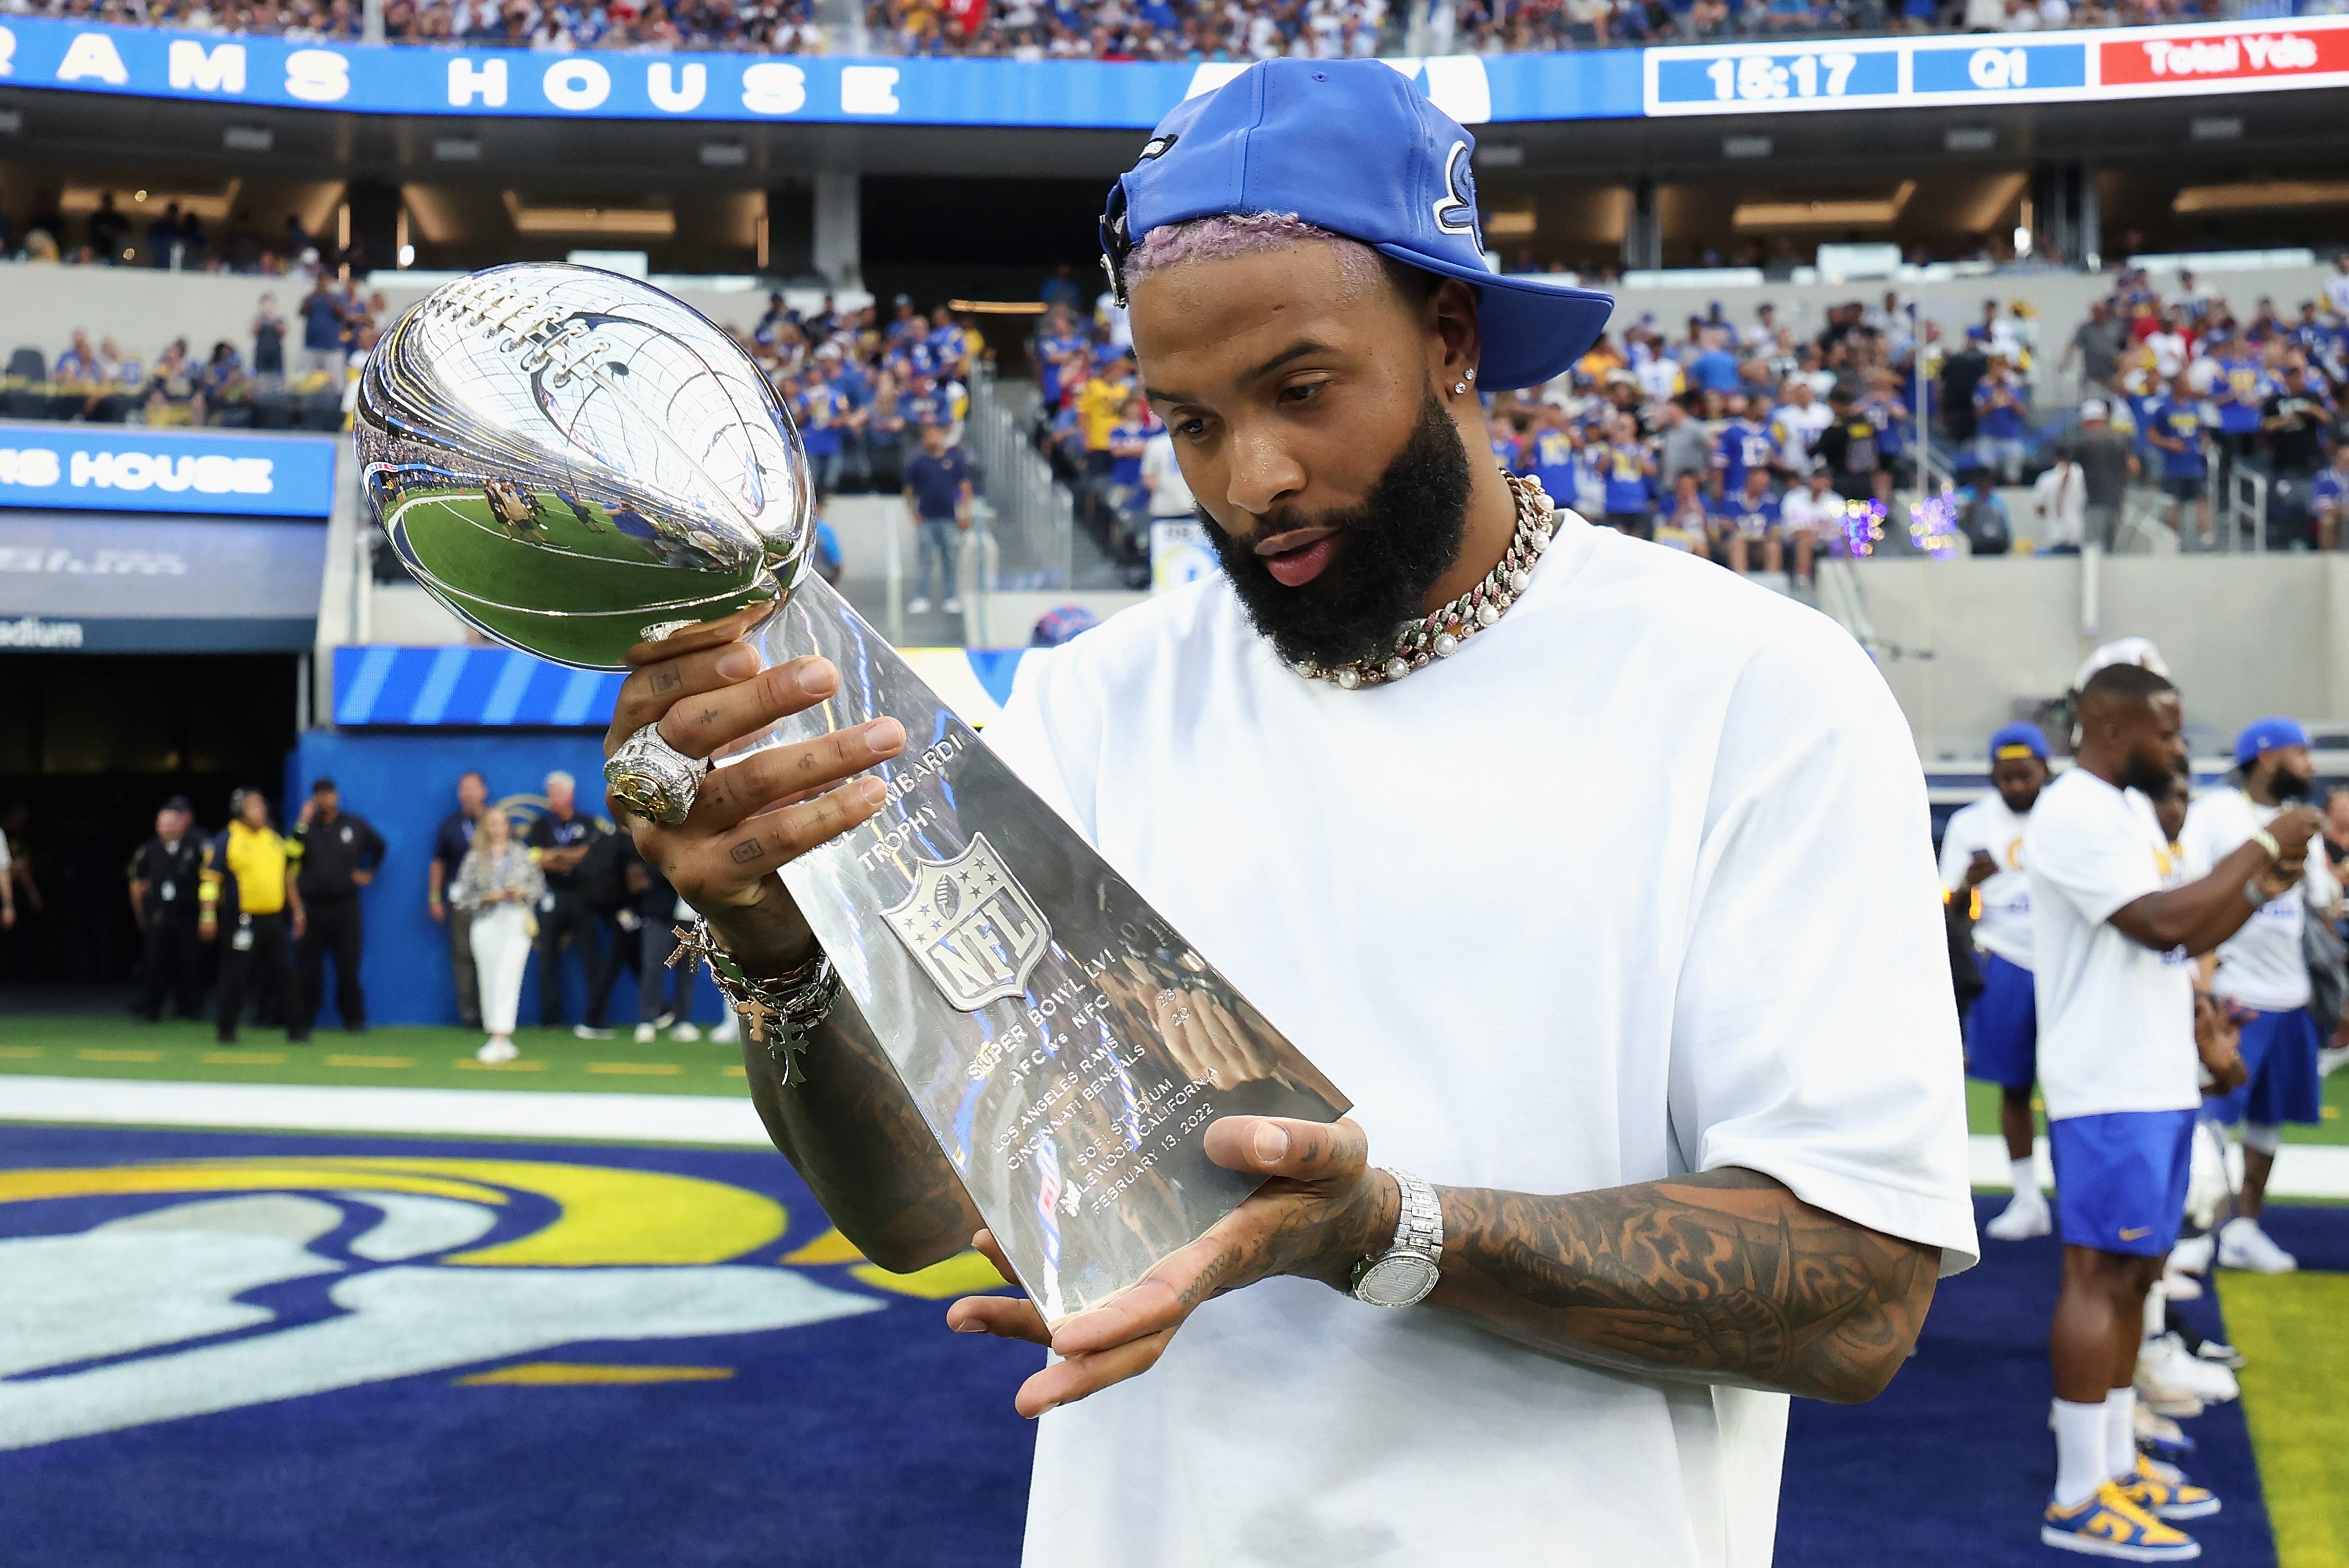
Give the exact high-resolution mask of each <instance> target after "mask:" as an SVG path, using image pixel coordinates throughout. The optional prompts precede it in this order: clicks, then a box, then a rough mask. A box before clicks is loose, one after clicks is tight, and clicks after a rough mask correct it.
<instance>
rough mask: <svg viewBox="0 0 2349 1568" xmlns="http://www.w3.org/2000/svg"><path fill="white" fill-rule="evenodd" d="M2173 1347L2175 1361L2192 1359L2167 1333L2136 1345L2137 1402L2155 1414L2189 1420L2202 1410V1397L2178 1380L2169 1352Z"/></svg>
mask: <svg viewBox="0 0 2349 1568" xmlns="http://www.w3.org/2000/svg"><path fill="white" fill-rule="evenodd" d="M2172 1348H2176V1350H2177V1357H2176V1358H2177V1359H2178V1360H2190V1359H2191V1357H2188V1356H2187V1355H2186V1353H2185V1351H2184V1349H2183V1347H2182V1346H2176V1345H2175V1341H2173V1340H2171V1339H2170V1337H2169V1336H2167V1335H2165V1336H2162V1337H2161V1338H2160V1339H2154V1340H2148V1341H2147V1342H2146V1343H2145V1344H2144V1345H2142V1346H2138V1347H2137V1378H2136V1381H2137V1403H2138V1404H2139V1405H2140V1406H2142V1407H2145V1408H2149V1409H2151V1410H2152V1411H2153V1413H2154V1414H2155V1415H2157V1416H2169V1417H2172V1418H2177V1419H2180V1420H2191V1419H2192V1418H2194V1417H2196V1416H2199V1415H2200V1414H2201V1413H2202V1404H2203V1400H2202V1396H2201V1395H2200V1394H2199V1393H2198V1392H2196V1391H2195V1390H2194V1389H2193V1388H2192V1387H2189V1386H2188V1385H2187V1384H2185V1383H2183V1382H2180V1381H2178V1378H2177V1377H2176V1376H2175V1374H2176V1371H2177V1368H2176V1367H2175V1366H2174V1365H2173V1364H2172V1357H2171V1355H2170V1350H2171V1349H2172Z"/></svg>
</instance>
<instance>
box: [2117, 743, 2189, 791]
mask: <svg viewBox="0 0 2349 1568" xmlns="http://www.w3.org/2000/svg"><path fill="white" fill-rule="evenodd" d="M2177 777H2178V776H2177V775H2176V774H2175V773H2172V772H2171V771H2170V770H2169V769H2168V766H2166V765H2165V764H2163V763H2159V762H2148V761H2147V760H2146V759H2145V758H2143V757H2142V756H2140V755H2138V754H2137V753H2136V752H2134V751H2132V752H2130V753H2129V759H2128V761H2127V763H2126V764H2125V765H2123V767H2122V769H2121V788H2122V789H2134V790H2136V791H2137V793H2138V794H2140V795H2142V796H2144V797H2145V798H2146V799H2148V800H2159V799H2165V798H2166V797H2167V796H2168V794H2169V787H2170V785H2171V784H2172V783H2173V782H2174V781H2175V780H2176V779H2177Z"/></svg>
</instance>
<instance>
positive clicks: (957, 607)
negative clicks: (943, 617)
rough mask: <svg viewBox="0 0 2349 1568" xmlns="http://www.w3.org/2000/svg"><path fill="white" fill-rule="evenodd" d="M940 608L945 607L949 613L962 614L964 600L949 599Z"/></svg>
mask: <svg viewBox="0 0 2349 1568" xmlns="http://www.w3.org/2000/svg"><path fill="white" fill-rule="evenodd" d="M940 608H942V609H944V610H945V611H946V613H947V614H949V615H959V614H962V601H961V600H959V599H949V600H947V602H946V603H945V604H943V605H942V606H940Z"/></svg>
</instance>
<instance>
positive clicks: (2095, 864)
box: [2023, 768, 2202, 1121]
mask: <svg viewBox="0 0 2349 1568" xmlns="http://www.w3.org/2000/svg"><path fill="white" fill-rule="evenodd" d="M2179 869H2180V868H2179V867H2178V864H2177V861H2176V859H2175V857H2173V856H2172V855H2171V854H2170V851H2169V845H2168V841H2166V840H2165V839H2163V837H2162V835H2161V824H2160V823H2159V822H2158V821H2157V820H2155V818H2154V815H2153V805H2152V803H2151V802H2150V801H2148V800H2147V799H2146V798H2145V797H2144V796H2142V795H2140V794H2138V793H2137V791H2136V790H2134V789H2127V790H2124V789H2115V788H2114V787H2113V786H2111V785H2110V784H2107V783H2106V782H2105V781H2104V780H2103V779H2099V778H2097V777H2096V776H2095V774H2093V773H2091V772H2089V771H2088V770H2087V769H2085V768H2075V769H2071V770H2070V771H2068V772H2066V773H2065V774H2064V776H2063V777H2062V778H2060V779H2056V780H2055V781H2054V783H2052V784H2050V785H2048V786H2047V788H2046V789H2042V790H2041V791H2040V792H2039V801H2038V804H2036V805H2034V806H2033V807H2032V808H2031V817H2030V820H2028V821H2027V822H2026V823H2025V824H2024V826H2023V873H2024V874H2025V875H2026V876H2028V877H2029V878H2030V880H2031V951H2032V954H2033V957H2034V958H2035V959H2036V960H2037V962H2036V963H2034V964H2033V965H2032V975H2033V978H2034V979H2035V980H2036V981H2037V986H2036V991H2037V994H2038V1002H2039V1088H2040V1092H2041V1094H2042V1095H2044V1097H2045V1099H2046V1101H2047V1115H2048V1118H2049V1119H2051V1120H2055V1121H2061V1120H2064V1119H2066V1118H2069V1117H2075V1116H2103V1115H2105V1114H2106V1113H2108V1112H2111V1111H2116V1110H2187V1109H2192V1108H2193V1107H2195V1106H2198V1105H2199V1104H2201V1103H2202V1092H2201V1089H2200V1088H2199V1084H2200V1061H2199V1057H2196V1055H2195V1052H2194V971H2193V966H2192V965H2191V964H2189V962H2188V960H2187V958H2186V954H2185V952H2184V950H2183V949H2178V948H2173V949H2172V950H2171V951H2169V952H2168V953H2156V952H2155V951H2154V950H2153V949H2151V948H2150V947H2147V946H2144V945H2143V944H2139V943H2137V942H2133V941H2131V940H2130V939H2129V938H2128V937H2126V936H2124V935H2122V934H2121V932H2120V928H2119V927H2118V926H2116V925H2114V924H2113V923H2112V917H2113V913H2114V912H2115V911H2116V910H2119V909H2122V908H2125V907H2126V906H2127V905H2129V904H2132V903H2136V902H2137V900H2138V899H2140V898H2143V897H2144V896H2145V895H2146V894H2147V893H2151V892H2160V891H2161V890H2162V889H2163V888H2164V887H2167V886H2168V885H2169V884H2171V883H2172V882H2178V881H2181V880H2183V879H2182V877H2181V876H2180V875H2179Z"/></svg>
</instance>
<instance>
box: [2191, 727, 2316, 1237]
mask: <svg viewBox="0 0 2349 1568" xmlns="http://www.w3.org/2000/svg"><path fill="white" fill-rule="evenodd" d="M2315 787H2316V764H2315V763H2314V762H2313V761H2312V760H2311V759H2310V758H2309V753H2308V732H2307V731H2306V730H2304V729H2302V727H2300V725H2299V724H2298V723H2296V722H2295V721H2293V720H2292V719H2289V718H2262V719H2259V720H2256V721H2254V722H2253V723H2252V724H2251V725H2250V726H2249V727H2246V728H2245V729H2244V731H2243V733H2242V735H2241V737H2240V738H2238V739H2237V740H2236V742H2235V775H2234V780H2233V784H2232V786H2231V787H2230V788H2228V789H2213V790H2211V791H2210V792H2209V793H2208V794H2206V795H2203V796H2200V797H2199V798H2198V799H2196V800H2195V802H2194V804H2193V806H2192V808H2191V809H2190V810H2188V811H2187V813H2186V830H2185V831H2184V832H2183V833H2182V834H2181V835H2180V836H2179V840H2178V841H2179V844H2180V846H2181V847H2182V848H2183V849H2184V851H2185V853H2186V864H2187V869H2188V871H2189V872H2200V871H2203V870H2207V869H2208V868H2209V867H2210V866H2212V865H2214V864H2216V863H2217V862H2218V861H2219V860H2220V858H2222V857H2223V856H2225V855H2227V854H2228V853H2230V851H2234V850H2235V849H2237V848H2239V847H2240V846H2241V845H2243V844H2245V843H2248V842H2250V841H2252V840H2253V839H2255V838H2256V837H2258V836H2259V835H2260V834H2261V832H2262V831H2263V830H2266V829H2267V827H2268V825H2269V824H2270V823H2271V822H2272V821H2273V820H2275V819H2276V817H2277V816H2278V815H2279V814H2280V813H2282V812H2284V811H2286V810H2293V809H2295V808H2297V807H2299V806H2300V804H2301V803H2302V802H2304V801H2306V800H2307V799H2308V797H2309V795H2310V792H2311V791H2312V790H2313V789H2315ZM2245 896H2246V897H2249V896H2250V895H2249V893H2248V892H2246V894H2245ZM2340 896H2341V889H2340V886H2339V884H2338V883H2336V882H2334V881H2333V874H2332V872H2331V870H2330V868H2329V867H2328V866H2327V864H2326V861H2325V857H2324V856H2323V855H2313V856H2311V857H2310V859H2309V864H2308V874H2307V875H2306V877H2304V878H2303V879H2302V882H2301V885H2300V886H2299V887H2297V888H2294V889H2292V890H2290V891H2288V892H2284V893H2283V894H2282V896H2280V897H2277V898H2273V899H2270V900H2267V901H2266V902H2264V903H2261V905H2260V908H2259V910H2258V912H2257V913H2254V914H2253V915H2252V916H2251V920H2250V921H2249V922H2248V923H2245V925H2244V926H2243V928H2242V930H2240V931H2239V932H2237V933H2236V934H2234V935H2233V936H2232V937H2230V939H2229V940H2228V941H2227V942H2225V943H2224V944H2221V945H2220V948H2219V949H2218V951H2217V952H2216V953H2213V954H2209V956H2207V957H2205V958H2204V959H2203V960H2202V969H2203V976H2204V984H2205V986H2206V988H2207V989H2209V991H2210V992H2211V993H2212V994H2213V995H2216V996H2217V997H2218V998H2219V999H2220V1001H2221V1002H2224V1003H2227V1004H2228V1005H2230V1006H2231V1007H2233V1008H2234V1009H2235V1012H2236V1016H2237V1017H2238V1018H2239V1019H2240V1022H2241V1025H2242V1044H2241V1047H2240V1048H2241V1051H2242V1057H2243V1068H2244V1070H2245V1071H2246V1072H2247V1073H2249V1074H2250V1078H2249V1081H2247V1082H2246V1083H2245V1084H2244V1085H2243V1086H2242V1087H2241V1088H2238V1089H2236V1090H2235V1091H2234V1092H2233V1093H2231V1094H2229V1095H2226V1096H2224V1097H2222V1098H2220V1099H2216V1100H2213V1101H2212V1102H2211V1105H2210V1114H2211V1116H2212V1118H2213V1119H2216V1120H2219V1121H2222V1122H2226V1123H2230V1124H2232V1123H2236V1122H2240V1123H2241V1124H2242V1130H2243V1131H2242V1139H2243V1190H2242V1196H2241V1199H2240V1202H2239V1204H2238V1205H2237V1210H2236V1213H2235V1217H2234V1218H2233V1219H2231V1220H2229V1221H2228V1222H2226V1223H2225V1224H2224V1225H2222V1226H2220V1229H2219V1264H2220V1267H2222V1268H2231V1269H2249V1270H2251V1271H2252V1272H2253V1273H2256V1274H2290V1273H2291V1272H2292V1270H2294V1269H2296V1268H2298V1267H2299V1266H2300V1264H2299V1261H2298V1260H2297V1259H2295V1258H2294V1257H2293V1256H2292V1254H2291V1253H2288V1252H2286V1251H2284V1250H2283V1248H2282V1247H2280V1246H2278V1245H2277V1244H2276V1243H2275V1242H2274V1240H2273V1239H2272V1238H2271V1237H2270V1236H2269V1235H2268V1233H2267V1232H2265V1231H2264V1230H2262V1229H2261V1228H2260V1212H2261V1208H2262V1207H2264V1206H2265V1203H2266V1202H2267V1190H2268V1177H2269V1173H2270V1172H2271V1171H2273V1170H2274V1168H2275V1160H2276V1153H2277V1150H2279V1149H2281V1148H2282V1142H2283V1123H2285V1122H2288V1121H2290V1122H2302V1123H2314V1122H2316V1121H2318V1120H2320V1119H2322V1118H2323V1114H2324V1112H2323V1090H2322V1087H2321V1078H2322V1075H2321V1074H2320V1073H2319V1072H2318V1070H2317V1059H2316V1058H2317V1052H2318V1051H2319V1050H2321V1049H2323V1046H2324V1032H2323V1029H2321V1028H2320V1027H2319V1026H2318V1025H2317V1022H2316V1017H2315V1016H2314V1015H2313V1013H2311V1012H2310V1011H2309V1007H2308V1004H2309V997H2310V988H2309V981H2308V961H2307V959H2306V958H2305V957H2304V956H2303V954H2302V947H2301V942H2302V935H2303V932H2304V928H2305V927H2306V925H2307V923H2308V921H2309V920H2310V918H2311V917H2312V915H2313V917H2315V918H2319V919H2326V918H2330V917H2331V915H2332V914H2333V911H2334V910H2335V908H2336V907H2337V906H2338V904H2339V902H2340Z"/></svg>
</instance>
